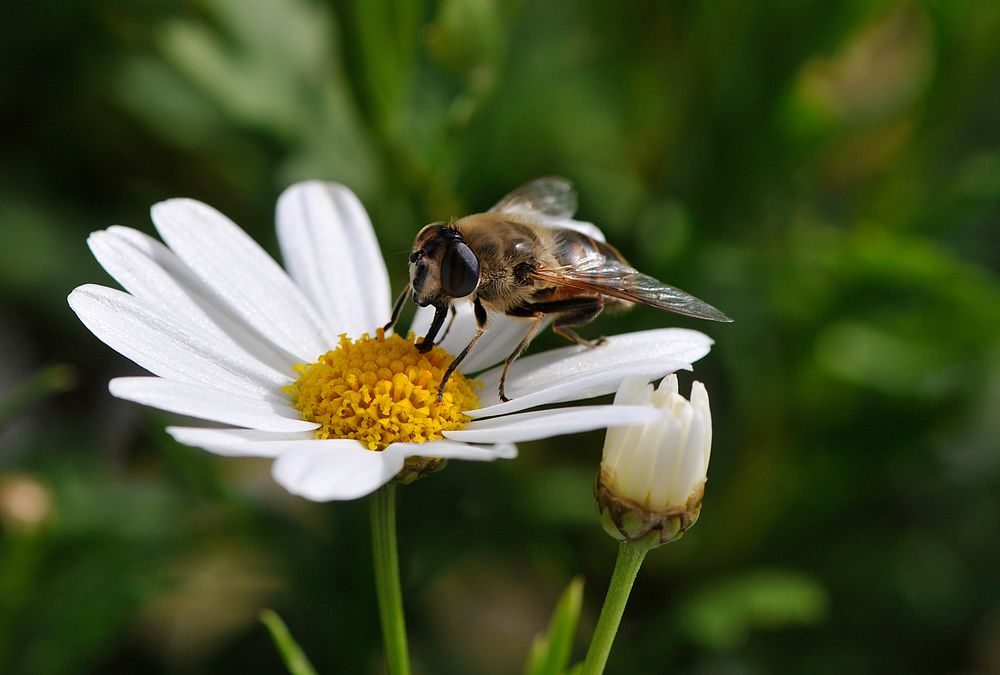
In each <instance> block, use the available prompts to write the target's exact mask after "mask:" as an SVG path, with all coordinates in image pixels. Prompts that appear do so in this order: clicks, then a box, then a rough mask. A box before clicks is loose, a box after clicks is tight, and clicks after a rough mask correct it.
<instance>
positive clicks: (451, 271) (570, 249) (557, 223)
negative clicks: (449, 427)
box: [386, 178, 731, 400]
mask: <svg viewBox="0 0 1000 675" xmlns="http://www.w3.org/2000/svg"><path fill="white" fill-rule="evenodd" d="M575 209H576V193H575V192H573V189H572V186H571V185H570V184H569V182H568V181H566V180H564V179H561V178H540V179H538V180H536V181H532V182H531V183H528V184H527V185H523V186H521V187H520V188H519V189H517V190H515V191H514V192H512V193H510V194H509V195H507V196H506V197H504V198H503V199H501V200H500V202H498V203H497V204H496V205H495V206H494V207H493V208H492V209H491V210H490V211H489V212H486V213H477V214H474V215H471V216H465V217H464V218H459V219H457V220H454V221H452V222H451V223H432V224H430V225H427V226H426V227H424V228H423V229H422V230H420V232H419V233H417V237H416V239H415V240H414V242H413V249H412V252H411V254H410V283H409V285H408V286H407V289H406V290H405V291H404V292H403V293H402V294H401V295H400V296H399V298H398V299H397V300H396V304H395V305H394V307H393V311H392V317H391V318H390V320H389V323H387V324H386V329H387V330H388V329H389V328H390V327H392V326H393V325H394V324H395V323H396V321H397V319H398V318H399V313H400V311H401V309H402V306H403V303H404V302H405V299H406V296H407V294H410V295H411V297H412V299H413V301H414V302H415V303H417V304H418V305H420V306H421V307H427V306H433V307H434V308H435V313H434V318H433V320H432V321H431V325H430V327H429V328H428V330H427V334H426V335H425V336H424V339H423V341H422V342H420V343H419V344H418V349H420V350H422V351H427V350H429V349H430V348H431V347H432V346H433V344H434V340H435V338H436V337H437V335H438V333H439V331H440V330H441V329H442V327H444V323H445V320H446V318H447V316H448V314H449V313H450V314H451V316H452V318H454V316H455V312H454V303H455V302H457V301H463V302H464V301H471V302H472V305H473V310H474V315H475V318H476V325H477V328H476V333H475V335H474V336H473V337H472V339H471V340H470V341H469V343H468V344H467V345H466V347H465V349H463V350H462V352H461V353H459V354H458V355H456V357H455V359H454V360H453V361H452V363H451V365H450V366H449V368H448V370H447V371H446V372H445V374H444V378H443V379H442V382H441V385H440V387H439V389H438V396H439V398H440V396H441V393H442V392H443V391H444V384H445V382H446V381H447V379H448V376H449V375H450V374H451V373H452V372H453V371H454V369H455V368H456V367H457V366H458V364H459V363H461V361H462V359H464V358H465V357H466V355H467V354H468V353H469V350H471V349H472V348H473V346H474V345H475V344H476V342H477V341H478V340H479V338H480V337H481V336H482V335H483V333H485V332H486V329H487V325H488V323H489V321H488V314H487V310H492V311H493V312H495V313H500V314H506V315H507V316H510V317H514V318H522V319H530V320H531V323H530V326H529V328H528V330H527V332H526V333H525V335H524V337H523V338H522V339H521V341H520V343H519V344H518V345H517V347H515V348H514V351H512V352H511V353H510V355H509V356H508V357H507V359H506V360H505V361H504V369H503V372H502V374H501V377H500V391H499V396H500V399H501V400H507V397H506V395H505V394H504V382H505V380H506V377H507V371H508V369H509V368H510V365H511V363H512V362H513V361H514V359H516V358H517V356H518V355H519V354H520V353H521V351H523V350H524V349H525V348H526V347H527V346H528V343H530V342H531V339H532V338H533V337H534V335H535V334H536V333H537V331H538V330H539V329H540V327H541V326H542V325H543V323H544V319H545V318H546V317H549V318H551V319H552V328H553V330H554V331H555V332H556V333H558V334H559V335H562V336H563V337H565V338H566V339H568V340H570V341H571V342H574V343H576V344H579V345H583V346H587V347H593V346H596V345H597V344H599V342H600V341H598V342H592V341H590V340H586V339H584V338H582V337H580V336H579V335H577V334H576V332H575V331H574V328H577V327H579V326H584V325H586V324H588V323H590V322H591V321H593V320H594V319H595V318H596V317H597V315H598V314H600V313H601V312H602V311H603V310H604V309H605V308H606V307H629V306H631V305H633V304H641V305H646V306H647V307H652V308H654V309H658V310H661V311H666V312H675V313H678V314H684V315H686V316H692V317H697V318H701V319H708V320H711V321H731V319H730V318H729V317H727V316H726V315H725V314H723V313H722V312H720V311H719V310H718V309H716V308H715V307H712V306H711V305H709V304H707V303H705V302H703V301H702V300H699V299H698V298H696V297H694V296H692V295H690V294H688V293H685V292H684V291H682V290H680V289H678V288H674V287H673V286H669V285H667V284H664V283H663V282H661V281H658V280H657V279H655V278H653V277H651V276H649V275H646V274H643V273H642V272H639V271H638V270H636V269H635V268H633V267H631V266H630V265H629V264H628V262H627V261H626V260H625V258H624V257H623V256H622V254H621V253H619V252H618V249H616V248H615V247H614V246H612V245H611V244H608V243H606V242H605V241H604V236H603V234H602V233H601V231H600V230H599V229H597V228H596V227H594V226H593V225H591V224H589V223H581V222H579V221H574V220H572V215H573V211H574V210H575ZM449 326H450V324H449ZM445 333H447V328H446V329H445Z"/></svg>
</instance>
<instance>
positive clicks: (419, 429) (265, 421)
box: [69, 181, 712, 501]
mask: <svg viewBox="0 0 1000 675" xmlns="http://www.w3.org/2000/svg"><path fill="white" fill-rule="evenodd" d="M152 219H153V223H154V224H155V226H156V229H157V231H158V232H159V234H160V236H161V237H162V239H163V241H164V242H166V244H167V245H166V246H164V245H163V244H161V243H160V242H159V241H157V240H155V239H153V238H151V237H149V236H147V235H145V234H143V233H141V232H138V231H136V230H133V229H129V228H125V227H111V228H109V229H107V230H103V231H100V232H95V233H94V234H92V235H91V237H90V239H89V244H90V247H91V250H92V251H93V253H94V255H95V256H96V257H97V259H98V261H99V262H100V263H101V265H102V266H103V267H104V268H105V270H107V271H108V273H109V274H110V275H111V276H112V277H113V278H114V279H115V280H116V281H117V282H118V283H119V284H121V286H122V287H123V288H124V289H125V291H127V292H122V291H119V290H115V289H111V288H106V287H103V286H97V285H91V284H88V285H85V286H81V287H79V288H77V289H75V290H74V291H73V292H72V293H71V294H70V296H69V303H70V306H71V307H72V308H73V310H74V311H75V312H76V313H77V315H78V316H79V317H80V319H81V320H82V321H83V323H84V324H85V325H86V326H87V327H88V328H89V329H90V330H91V331H92V332H93V333H94V334H95V335H96V336H97V337H98V338H99V339H101V340H102V341H103V342H105V343H106V344H107V345H109V346H110V347H112V348H113V349H115V350H117V351H118V352H119V353H121V354H122V355H124V356H126V357H128V358H129V359H131V360H132V361H134V362H135V363H137V364H138V365H140V366H141V367H143V368H145V369H146V370H148V371H149V372H150V373H152V374H153V377H125V378H117V379H114V380H112V381H111V382H110V385H109V388H110V390H111V393H112V394H113V395H115V396H117V397H119V398H123V399H127V400H130V401H135V402H138V403H142V404H145V405H149V406H152V407H155V408H159V409H162V410H166V411H170V412H173V413H179V414H182V415H187V416H190V417H195V418H198V419H202V420H206V421H209V422H215V423H220V424H222V425H227V427H225V428H219V427H209V426H205V427H176V426H175V427H168V428H167V431H168V432H169V433H170V434H171V435H172V436H173V437H174V438H175V439H177V440H178V441H179V442H181V443H184V444H187V445H192V446H196V447H200V448H204V449H206V450H209V451H211V452H214V453H216V454H220V455H227V456H252V457H271V458H274V460H275V461H274V465H273V475H274V478H275V480H276V481H277V482H278V483H280V484H281V485H282V486H284V487H285V488H286V489H288V490H289V491H290V492H292V493H294V494H297V495H301V496H303V497H305V498H308V499H312V500H317V501H325V500H333V499H353V498H356V497H361V496H363V495H366V494H368V493H370V492H372V491H374V490H376V489H377V488H379V487H380V486H382V485H384V484H385V483H387V482H389V481H391V480H392V479H393V478H394V477H403V476H405V475H406V474H407V471H406V470H407V469H409V470H412V471H416V472H420V471H423V470H426V469H428V468H435V467H436V466H437V465H439V464H441V462H440V461H439V460H446V459H452V458H461V459H474V460H493V459H496V458H511V457H514V456H515V455H516V448H515V446H514V445H513V444H514V443H516V442H518V441H528V440H534V439H539V438H544V437H548V436H553V435H557V434H567V433H573V432H577V431H586V430H592V429H598V428H604V427H614V426H620V425H634V424H641V423H644V422H646V421H649V420H650V419H651V417H652V416H655V414H656V413H655V411H654V410H653V409H652V408H650V407H649V406H622V405H595V406H583V407H579V406H578V407H570V408H566V407H562V408H560V407H556V408H549V409H545V410H538V411H531V412H522V411H524V410H526V409H527V408H532V407H537V406H542V405H547V404H553V403H557V402H565V401H572V400H580V399H584V398H590V397H594V396H599V395H602V394H607V393H610V392H612V391H614V390H615V389H616V388H617V387H618V385H619V384H620V383H621V381H622V379H623V378H625V377H626V376H629V375H639V376H642V377H643V378H645V379H646V380H647V381H648V380H649V379H651V378H656V377H661V376H663V375H664V374H665V373H668V372H671V371H674V370H677V369H681V368H685V369H690V367H691V365H690V364H691V363H692V362H693V361H695V360H697V359H699V358H701V357H702V356H704V355H705V354H707V353H708V351H709V349H710V347H711V344H712V341H711V340H710V339H709V338H708V337H706V336H705V335H703V334H702V333H699V332H697V331H693V330H684V329H677V328H667V329H662V330H650V331H644V332H638V333H630V334H625V335H618V336H614V337H611V338H609V339H608V341H607V344H605V345H603V346H601V347H600V348H597V349H586V348H582V347H578V346H571V347H565V348H561V349H554V350H551V351H548V352H545V353H541V354H536V355H533V356H528V357H525V358H522V359H520V360H518V361H517V362H515V363H514V365H513V366H512V367H511V370H510V375H509V377H508V379H507V392H508V395H509V396H510V397H511V398H512V399H513V400H511V401H510V402H507V403H500V401H499V400H498V398H497V394H496V391H497V382H498V379H499V375H500V369H499V368H493V369H492V370H488V368H489V367H490V366H493V365H495V364H496V363H498V362H499V361H501V360H502V359H503V358H504V356H506V355H507V354H508V353H509V352H510V350H511V349H512V348H513V346H514V345H515V344H516V343H517V342H518V341H519V340H520V338H521V336H522V335H523V333H524V330H525V329H526V326H525V325H524V324H521V323H518V322H515V321H514V320H511V319H507V318H506V317H502V316H494V317H491V324H490V329H489V331H488V332H487V333H486V335H485V336H484V338H483V339H482V340H481V341H480V343H479V344H478V345H477V346H476V349H475V351H474V352H473V353H472V354H471V355H470V356H469V358H468V359H467V360H466V361H465V362H464V363H463V364H462V368H461V369H460V371H461V372H462V373H465V374H466V375H468V374H470V373H473V374H474V373H480V374H479V375H477V378H478V379H479V380H480V381H481V382H482V383H483V386H482V388H481V390H480V391H481V394H480V395H479V399H478V403H477V401H476V396H475V393H474V388H473V387H470V384H469V382H468V381H467V380H466V379H465V378H464V377H453V378H452V381H449V383H448V388H447V390H446V392H445V396H444V398H443V400H442V401H441V403H440V404H438V403H436V401H434V400H433V399H434V397H435V396H436V393H437V391H436V387H437V383H438V382H439V381H440V377H441V373H442V371H443V368H444V367H446V366H447V365H448V363H449V362H450V358H451V357H450V355H449V354H448V353H447V352H450V353H456V352H457V351H458V349H459V348H460V347H461V346H464V342H463V341H464V340H467V339H468V336H469V335H471V333H472V331H473V329H474V324H473V320H472V317H471V311H469V308H468V307H459V313H458V318H457V319H456V320H455V324H454V326H453V327H452V329H451V331H450V332H449V333H448V335H447V337H446V339H445V340H444V341H443V344H442V347H443V349H441V348H435V349H434V350H432V351H431V352H429V353H428V354H426V355H420V354H418V353H417V352H416V349H415V348H413V346H412V337H411V339H410V340H409V341H407V340H404V339H403V338H401V337H397V336H391V337H384V336H382V335H381V332H380V331H377V330H376V329H377V327H379V326H381V325H382V324H384V323H385V322H386V321H387V320H388V317H389V313H390V301H391V300H390V288H389V277H388V274H387V272H386V267H385V263H384V262H383V260H382V256H381V253H380V252H379V247H378V243H377V241H376V239H375V233H374V231H373V230H372V226H371V222H370V221H369V219H368V215H367V214H366V213H365V210H364V208H363V207H362V205H361V203H360V202H359V201H358V199H357V197H355V195H354V194H353V193H352V192H351V191H350V190H349V189H347V188H346V187H344V186H341V185H336V184H332V183H322V182H318V181H311V182H306V183H300V184H297V185H294V186H292V187H291V188H289V189H288V190H286V191H285V193H284V194H283V195H282V196H281V198H280V199H279V201H278V208H277V223H278V239H279V243H280V246H281V252H282V256H283V258H284V260H285V265H286V267H287V269H288V272H287V273H286V272H285V271H284V270H282V268H281V267H280V266H279V265H278V264H277V263H275V261H274V260H273V259H271V258H270V257H269V256H268V255H267V254H266V253H265V252H264V250H263V249H262V248H261V247H260V246H259V245H258V244H257V243H255V242H254V241H253V240H252V239H251V238H250V237H248V236H247V234H246V233H245V232H243V231H242V230H241V229H240V228H239V227H237V226H236V225H235V224H234V223H233V222H232V221H230V220H229V219H228V218H226V217H225V216H223V215H222V214H221V213H219V212H218V211H216V210H215V209H213V208H211V207H209V206H207V205H205V204H202V203H200V202H197V201H194V200H190V199H171V200H168V201H165V202H161V203H159V204H157V205H155V206H154V207H153V209H152ZM429 311H432V310H421V311H420V312H418V314H417V317H416V319H415V322H414V329H415V332H416V333H417V334H418V335H422V334H423V333H422V332H421V331H422V327H424V326H426V324H427V323H428V322H429V316H428V312H429ZM365 334H368V335H372V336H374V337H367V336H366V335H365ZM445 350H447V352H446V351H445ZM483 371H485V372H483ZM435 377H436V378H437V379H436V380H435V379H434V378H435ZM427 458H431V459H429V460H428V459H427Z"/></svg>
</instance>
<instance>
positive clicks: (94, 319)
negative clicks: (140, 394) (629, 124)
mask: <svg viewBox="0 0 1000 675" xmlns="http://www.w3.org/2000/svg"><path fill="white" fill-rule="evenodd" d="M69 305H70V307H72V308H73V311H74V312H76V314H77V316H79V317H80V320H81V321H83V323H84V325H85V326H87V328H89V329H90V332H92V333H93V334H94V335H96V336H97V337H98V339H100V340H101V341H102V342H104V343H105V344H106V345H108V346H109V347H111V348H112V349H114V350H115V351H117V352H118V353H119V354H121V355H123V356H125V357H126V358H129V359H131V360H132V361H134V362H135V363H137V364H138V365H140V366H142V367H143V368H145V369H146V370H148V371H149V372H151V373H153V374H154V375H159V376H160V377H163V378H166V379H168V380H177V381H180V382H189V383H191V384H200V385H203V386H207V387H216V388H220V389H225V390H227V391H235V392H238V393H241V394H244V395H249V396H255V397H257V398H260V397H263V396H266V395H270V394H272V393H273V392H276V391H279V390H280V389H281V387H283V386H285V385H287V384H290V383H291V381H292V380H291V377H290V376H289V375H284V374H282V373H279V372H278V371H276V370H274V369H272V368H269V367H267V366H265V365H264V364H262V363H260V362H258V361H256V360H254V359H251V358H249V357H246V356H245V355H242V354H240V353H239V352H233V351H231V350H226V349H225V348H224V347H221V346H220V345H219V344H218V343H217V342H216V341H215V340H213V339H212V338H211V337H209V336H207V335H206V334H204V333H202V332H200V331H197V330H194V329H192V328H191V327H190V326H182V325H180V324H179V323H178V322H177V321H176V320H175V319H174V317H173V316H171V315H170V314H169V313H167V312H165V311H164V310H162V309H160V308H159V307H155V306H153V305H151V304H149V303H147V302H144V301H142V300H140V299H139V298H136V297H133V296H131V295H129V294H128V293H123V292H122V291H118V290H115V289H112V288H105V287H103V286H96V285H93V284H87V285H85V286H80V287H79V288H77V289H75V290H74V291H73V292H72V293H70V295H69Z"/></svg>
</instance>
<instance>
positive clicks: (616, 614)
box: [580, 541, 652, 675]
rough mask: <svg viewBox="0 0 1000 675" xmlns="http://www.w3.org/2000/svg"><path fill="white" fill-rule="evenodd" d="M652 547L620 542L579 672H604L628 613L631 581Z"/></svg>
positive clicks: (585, 674) (594, 674) (589, 674)
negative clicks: (619, 629) (612, 647)
mask: <svg viewBox="0 0 1000 675" xmlns="http://www.w3.org/2000/svg"><path fill="white" fill-rule="evenodd" d="M651 548H652V546H650V545H649V544H647V543H646V542H644V541H623V542H621V543H620V544H619V546H618V559H617V560H615V571H614V572H612V573H611V583H610V585H609V586H608V594H607V595H606V596H605V597H604V606H603V607H601V616H600V618H598V620H597V627H596V628H595V629H594V636H593V637H592V638H591V640H590V648H589V649H588V650H587V659H586V661H584V663H583V669H582V670H581V671H580V675H601V673H603V672H604V667H605V665H607V663H608V655H609V654H610V653H611V645H612V643H614V641H615V635H616V634H617V633H618V624H620V623H621V620H622V614H624V613H625V603H627V602H628V596H629V593H631V592H632V584H634V583H635V577H636V575H637V574H638V573H639V567H640V566H641V565H642V561H643V559H644V558H645V557H646V553H647V551H649V550H650V549H651Z"/></svg>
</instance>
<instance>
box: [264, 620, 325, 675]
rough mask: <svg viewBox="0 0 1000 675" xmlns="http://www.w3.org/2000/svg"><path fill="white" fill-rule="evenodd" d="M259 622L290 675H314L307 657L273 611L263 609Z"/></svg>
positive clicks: (314, 672)
mask: <svg viewBox="0 0 1000 675" xmlns="http://www.w3.org/2000/svg"><path fill="white" fill-rule="evenodd" d="M260 620H261V622H262V623H263V624H264V625H265V626H267V631H268V632H269V633H270V634H271V639H272V640H274V645H275V646H276V647H277V648H278V651H279V652H281V658H282V660H283V661H284V662H285V667H286V668H288V672H289V673H290V674H291V675H316V671H315V670H314V669H313V667H312V664H311V663H310V662H309V657H307V656H306V655H305V652H303V651H302V648H301V647H299V643H297V642H296V641H295V638H293V637H292V634H291V632H289V630H288V626H286V625H285V622H284V621H282V620H281V617H280V616H278V615H277V613H275V612H274V611H273V610H270V609H265V610H263V611H262V612H261V613H260Z"/></svg>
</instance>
